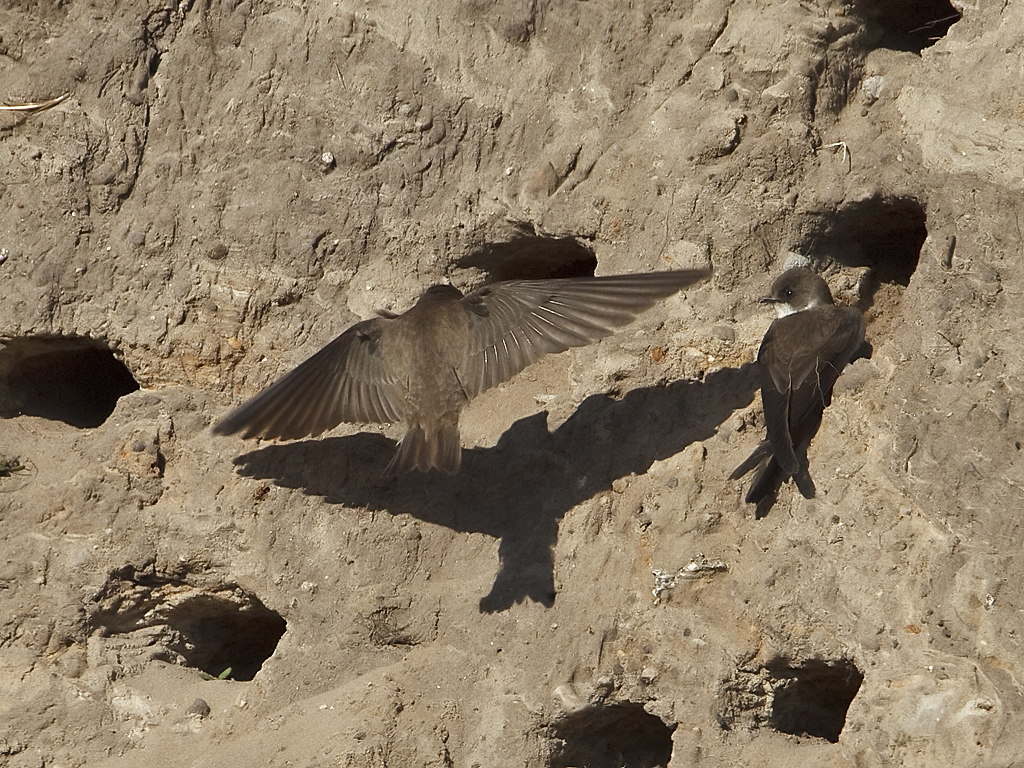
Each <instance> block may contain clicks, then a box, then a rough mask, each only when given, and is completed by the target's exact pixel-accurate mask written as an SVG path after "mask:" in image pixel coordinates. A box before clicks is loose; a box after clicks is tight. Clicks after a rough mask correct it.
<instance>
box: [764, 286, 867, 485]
mask: <svg viewBox="0 0 1024 768" xmlns="http://www.w3.org/2000/svg"><path fill="white" fill-rule="evenodd" d="M864 330H865V329H864V318H863V317H862V316H861V314H860V313H859V312H858V311H857V310H856V309H853V308H851V307H837V306H834V305H831V304H830V305H823V306H818V307H814V308H813V309H808V310H805V311H803V312H796V313H794V314H792V315H787V316H786V317H781V318H779V319H778V320H776V321H775V322H773V323H772V325H771V327H770V328H769V329H768V332H767V333H766V334H765V336H764V341H763V342H762V343H761V350H760V352H758V355H757V360H758V363H760V365H761V400H762V404H763V406H764V419H765V427H766V430H767V433H768V439H769V441H770V442H771V445H772V451H773V452H774V454H775V457H776V459H777V460H778V462H779V464H780V465H781V466H782V468H783V469H784V470H786V472H788V473H790V474H793V473H795V472H796V471H797V469H798V468H799V462H798V461H797V458H796V453H795V449H794V442H795V441H794V438H795V436H796V435H797V434H799V433H800V432H801V431H802V425H804V424H805V423H808V424H809V423H811V422H813V421H815V420H817V419H818V418H820V416H821V412H822V411H823V410H824V409H825V407H826V406H828V404H829V403H830V402H831V399H832V387H833V386H834V385H835V383H836V379H838V378H839V374H840V373H842V372H843V369H844V368H845V367H846V366H847V364H848V363H849V362H850V360H851V358H852V357H853V355H854V353H855V352H856V351H857V350H858V349H859V348H860V346H861V345H862V344H863V343H864Z"/></svg>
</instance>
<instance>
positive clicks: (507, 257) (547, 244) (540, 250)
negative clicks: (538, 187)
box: [458, 226, 597, 283]
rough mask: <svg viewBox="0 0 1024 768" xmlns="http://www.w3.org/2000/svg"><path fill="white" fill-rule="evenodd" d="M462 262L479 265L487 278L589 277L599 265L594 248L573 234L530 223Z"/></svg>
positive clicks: (485, 246) (474, 252) (472, 265)
mask: <svg viewBox="0 0 1024 768" xmlns="http://www.w3.org/2000/svg"><path fill="white" fill-rule="evenodd" d="M458 266H460V267H462V268H467V269H479V270H481V271H483V272H485V273H486V274H487V282H489V283H492V282H498V281H500V280H546V279H550V278H556V277H587V276H590V275H593V274H594V270H596V269H597V256H595V255H594V251H593V249H592V248H589V247H588V246H586V245H583V244H582V243H580V242H579V241H578V240H576V239H575V238H573V237H550V236H546V235H538V234H537V232H536V230H534V229H533V228H532V227H530V226H522V227H520V230H519V232H518V233H517V234H515V235H513V236H512V237H510V238H509V239H508V240H507V241H505V242H503V243H488V244H487V245H484V246H482V247H480V248H478V249H477V250H475V251H473V252H472V253H470V254H468V255H467V256H464V257H463V258H461V259H459V262H458Z"/></svg>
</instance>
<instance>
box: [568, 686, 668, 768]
mask: <svg viewBox="0 0 1024 768" xmlns="http://www.w3.org/2000/svg"><path fill="white" fill-rule="evenodd" d="M673 731H675V726H674V725H672V726H668V725H665V723H663V722H662V721H661V719H660V718H658V717H656V716H654V715H652V714H649V713H648V712H646V711H645V710H644V708H643V705H642V704H637V703H635V702H630V701H627V702H623V703H621V704H608V705H604V706H595V707H590V708H587V709H585V710H583V711H581V712H576V713H574V714H572V715H569V716H568V717H566V718H564V719H562V720H559V721H558V722H557V723H555V724H553V725H552V726H551V736H552V737H553V739H554V740H555V748H554V749H553V750H552V753H551V758H550V760H549V762H548V765H549V767H550V768H570V767H572V768H656V767H657V766H666V765H668V761H669V760H671V759H672V733H673Z"/></svg>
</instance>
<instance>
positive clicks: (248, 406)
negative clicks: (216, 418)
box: [213, 318, 406, 439]
mask: <svg viewBox="0 0 1024 768" xmlns="http://www.w3.org/2000/svg"><path fill="white" fill-rule="evenodd" d="M389 322H391V320H388V319H386V318H374V319H372V320H365V321H363V322H361V323H356V324H355V325H354V326H352V327H351V328H349V329H348V330H347V331H345V332H344V333H343V334H341V335H340V336H338V338H336V339H334V341H332V342H331V343H330V344H328V345H327V346H325V347H324V348H323V349H321V350H320V351H319V352H317V353H316V354H315V355H313V356H312V357H310V358H309V359H308V360H306V361H305V362H303V363H302V364H300V365H299V366H298V367H296V368H295V369H293V370H292V371H290V372H289V373H287V374H285V375H284V376H282V377H281V378H280V379H278V380H277V381H276V382H274V383H273V384H271V385H270V386H269V387H267V388H266V389H264V390H263V391H262V392H260V393H259V394H258V395H256V396H255V397H253V398H252V399H251V400H249V401H248V402H246V403H244V404H243V405H241V406H240V407H239V408H237V409H236V410H234V411H232V412H231V413H230V414H228V415H227V416H226V417H225V418H224V419H222V420H221V421H220V422H219V423H217V424H216V425H215V426H214V428H213V431H214V432H215V433H216V434H221V435H230V434H234V433H236V432H240V433H241V434H242V437H244V438H251V437H266V438H281V439H294V438H298V437H309V436H316V435H319V434H321V433H322V432H325V431H327V430H328V429H333V428H334V427H336V426H337V425H338V424H340V423H341V422H343V421H350V422H391V421H398V420H400V419H401V418H402V417H403V416H404V413H405V407H406V406H405V395H406V393H405V388H404V387H403V385H402V383H401V380H400V377H399V376H397V375H396V374H395V372H394V371H393V370H391V368H390V367H389V366H388V365H387V362H386V360H385V356H384V355H383V354H382V350H381V334H382V332H383V331H384V329H385V327H386V325H387V323H389Z"/></svg>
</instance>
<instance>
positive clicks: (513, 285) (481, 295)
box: [458, 269, 711, 397]
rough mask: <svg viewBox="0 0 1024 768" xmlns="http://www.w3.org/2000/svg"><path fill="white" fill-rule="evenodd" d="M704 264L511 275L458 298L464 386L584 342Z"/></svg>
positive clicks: (695, 275)
mask: <svg viewBox="0 0 1024 768" xmlns="http://www.w3.org/2000/svg"><path fill="white" fill-rule="evenodd" d="M710 274H711V270H710V269H690V270H676V271H672V272H650V273H645V274H637V275H612V276H607V277H578V278H566V279H561V280H510V281H507V282H503V283H496V284H494V285H490V286H485V287H484V288H481V289H479V290H477V291H474V292H473V293H470V294H469V295H467V296H466V297H465V298H463V299H462V306H463V308H464V309H465V311H466V314H467V316H468V318H469V349H468V350H467V354H466V357H465V359H464V361H463V362H462V364H461V365H460V367H459V369H458V376H459V381H460V382H461V383H462V386H463V388H464V389H465V390H466V394H467V395H468V396H469V397H475V396H476V395H478V394H480V393H481V392H483V391H484V390H487V389H490V388H491V387H493V386H495V385H497V384H500V383H501V382H503V381H507V380H508V379H510V378H512V377H513V376H515V375H516V374H517V373H519V372H520V371H521V370H523V368H525V367H526V366H528V365H530V364H531V363H534V362H536V361H537V360H539V359H540V358H541V357H543V356H544V355H547V354H552V353H556V352H564V351H565V350H567V349H569V348H571V347H581V346H584V345H586V344H591V343H593V342H595V341H598V340H599V339H602V338H604V337H605V336H608V335H610V334H611V333H612V332H614V330H615V329H616V328H618V327H620V326H623V325H626V324H627V323H629V322H630V321H632V320H633V318H635V317H636V316H637V315H638V314H640V313H641V312H643V311H644V310H645V309H648V308H649V307H651V306H652V305H653V304H654V303H655V302H657V301H659V300H660V299H664V298H666V297H668V296H671V295H672V294H673V293H676V292H677V291H680V290H682V289H683V288H686V287H687V286H690V285H693V284H694V283H696V282H699V281H700V280H704V279H705V278H707V277H709V276H710Z"/></svg>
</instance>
